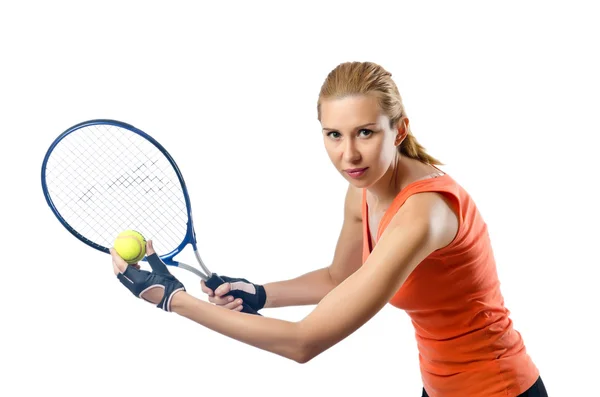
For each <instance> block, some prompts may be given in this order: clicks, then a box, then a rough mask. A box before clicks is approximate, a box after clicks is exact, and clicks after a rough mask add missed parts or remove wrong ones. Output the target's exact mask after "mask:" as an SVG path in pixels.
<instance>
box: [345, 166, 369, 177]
mask: <svg viewBox="0 0 600 397" xmlns="http://www.w3.org/2000/svg"><path fill="white" fill-rule="evenodd" d="M368 169H369V167H364V168H349V169H347V170H344V172H345V173H346V174H348V175H349V176H350V177H352V178H360V177H361V176H362V175H363V174H364V173H365V171H366V170H368Z"/></svg>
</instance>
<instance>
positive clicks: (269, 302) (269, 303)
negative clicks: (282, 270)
mask: <svg viewBox="0 0 600 397" xmlns="http://www.w3.org/2000/svg"><path fill="white" fill-rule="evenodd" d="M263 288H264V291H265V304H264V306H263V308H264V309H268V308H272V307H273V306H272V305H273V298H272V297H271V296H270V295H272V294H269V284H264V285H263ZM271 292H272V291H271Z"/></svg>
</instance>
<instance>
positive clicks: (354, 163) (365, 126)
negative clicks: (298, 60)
mask: <svg viewBox="0 0 600 397" xmlns="http://www.w3.org/2000/svg"><path fill="white" fill-rule="evenodd" d="M321 126H322V127H323V139H324V142H325V149H326V150H327V154H328V155H329V158H330V159H331V162H332V163H333V165H334V166H335V167H336V169H337V170H338V171H339V172H340V173H341V174H342V176H343V177H344V178H346V180H348V182H350V183H351V184H352V185H354V186H356V187H360V188H366V187H368V186H371V185H372V184H374V183H375V182H376V181H377V180H379V179H380V178H381V177H382V176H383V175H384V174H385V172H386V171H387V170H388V169H389V168H390V165H391V163H392V161H393V160H394V158H395V156H396V155H397V148H396V142H397V137H398V131H396V130H394V129H392V128H391V127H390V120H389V118H388V117H387V116H386V115H384V114H383V113H382V111H381V109H380V107H379V103H378V101H377V98H375V97H374V96H370V95H353V96H348V97H344V98H340V99H328V100H323V101H322V102H321Z"/></svg>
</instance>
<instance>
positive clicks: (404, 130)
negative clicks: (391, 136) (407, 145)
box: [394, 117, 409, 146]
mask: <svg viewBox="0 0 600 397" xmlns="http://www.w3.org/2000/svg"><path fill="white" fill-rule="evenodd" d="M408 123H409V121H408V118H407V117H403V118H401V119H400V120H399V121H398V124H397V125H396V139H395V140H394V145H395V146H400V144H402V142H403V141H404V140H405V139H406V136H407V135H408Z"/></svg>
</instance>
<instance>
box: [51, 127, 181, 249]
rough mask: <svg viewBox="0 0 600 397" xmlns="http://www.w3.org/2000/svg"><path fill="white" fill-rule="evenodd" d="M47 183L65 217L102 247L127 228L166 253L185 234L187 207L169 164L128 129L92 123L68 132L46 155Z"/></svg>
mask: <svg viewBox="0 0 600 397" xmlns="http://www.w3.org/2000/svg"><path fill="white" fill-rule="evenodd" d="M46 183H47V187H48V191H49V193H50V197H51V198H52V201H53V204H54V206H55V207H56V209H57V210H58V212H59V213H60V214H61V216H62V217H63V218H64V219H65V221H66V222H67V223H69V224H70V225H71V227H72V228H73V229H75V230H77V231H78V232H79V233H80V234H81V235H83V236H84V237H85V238H87V239H88V240H90V241H92V242H94V243H96V244H99V245H101V246H103V247H110V246H112V244H113V241H114V238H115V237H116V235H117V234H118V233H119V232H121V231H123V230H125V229H130V228H131V229H136V230H138V231H139V232H140V233H142V234H143V235H144V236H146V237H147V238H152V239H153V240H154V241H155V247H156V249H157V251H159V252H161V251H162V252H163V253H166V252H170V251H172V250H173V249H174V248H176V247H177V246H178V245H179V244H180V243H181V241H183V239H184V236H185V234H186V231H187V222H188V216H187V209H186V208H187V206H186V203H185V197H184V195H183V190H182V187H181V183H180V182H179V179H178V178H177V174H176V172H175V170H174V169H173V166H172V165H171V163H170V162H169V161H168V159H167V158H166V157H165V156H164V154H163V153H162V152H161V151H160V150H158V148H157V147H156V146H154V145H153V144H152V143H151V142H149V141H148V140H146V139H145V138H143V137H141V136H139V135H138V134H135V133H133V132H131V131H129V130H127V129H124V128H121V127H117V126H112V125H94V126H88V127H83V128H81V129H79V130H77V131H74V132H72V133H71V134H69V135H67V136H66V137H65V138H63V139H62V140H61V141H60V142H59V144H58V145H57V146H56V147H55V148H54V150H53V151H52V154H51V157H50V158H49V159H48V163H47V166H46ZM165 251H166V252H165Z"/></svg>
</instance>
